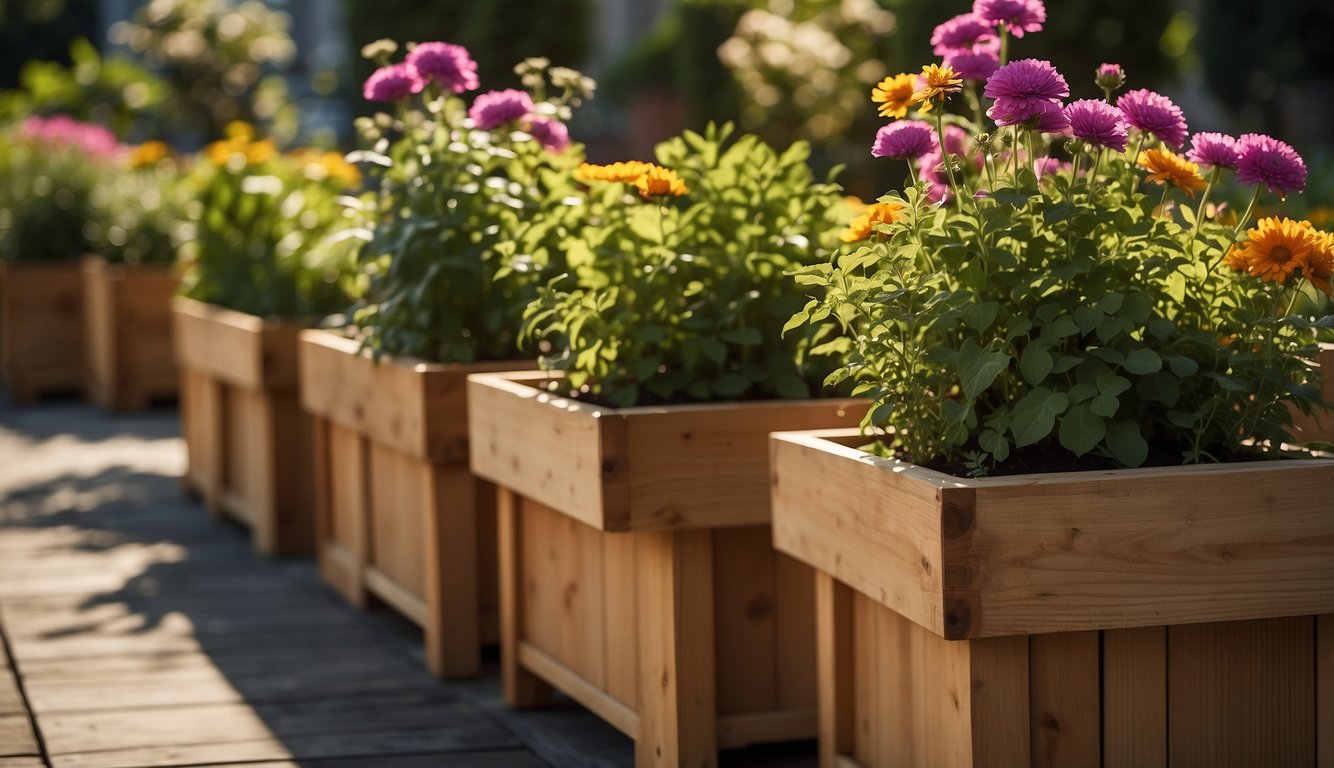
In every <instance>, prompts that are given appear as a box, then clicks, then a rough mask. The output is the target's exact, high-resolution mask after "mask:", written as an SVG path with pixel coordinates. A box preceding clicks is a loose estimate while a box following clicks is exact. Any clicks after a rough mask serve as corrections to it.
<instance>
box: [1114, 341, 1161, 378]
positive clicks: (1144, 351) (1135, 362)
mask: <svg viewBox="0 0 1334 768" xmlns="http://www.w3.org/2000/svg"><path fill="white" fill-rule="evenodd" d="M1121 367H1123V368H1125V369H1126V370H1127V371H1130V372H1131V373H1134V374H1138V375H1143V374H1146V373H1153V372H1154V371H1160V370H1162V368H1163V359H1162V358H1161V357H1159V356H1158V353H1157V352H1154V351H1153V350H1152V349H1149V348H1147V347H1141V348H1140V349H1137V350H1135V351H1134V352H1131V353H1130V354H1128V355H1126V361H1125V362H1124V363H1122V364H1121Z"/></svg>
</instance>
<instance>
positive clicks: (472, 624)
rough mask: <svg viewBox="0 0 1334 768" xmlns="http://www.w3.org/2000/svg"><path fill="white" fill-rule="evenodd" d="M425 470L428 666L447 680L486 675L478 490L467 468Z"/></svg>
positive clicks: (425, 632)
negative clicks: (480, 608)
mask: <svg viewBox="0 0 1334 768" xmlns="http://www.w3.org/2000/svg"><path fill="white" fill-rule="evenodd" d="M425 466H426V471H425V473H426V475H427V478H426V482H427V483H428V484H429V486H430V487H429V488H428V492H427V495H426V498H427V499H428V503H427V504H426V505H425V507H426V510H427V514H426V531H425V534H426V542H427V544H426V563H425V570H426V626H425V627H423V628H422V629H423V632H424V634H425V640H426V665H427V667H429V668H430V670H431V672H432V673H433V674H436V675H441V676H445V677H470V676H474V675H477V674H479V673H480V672H481V667H482V657H481V645H482V631H481V626H480V621H479V614H478V593H479V592H480V585H479V584H478V564H477V547H478V530H477V529H478V521H477V516H478V512H477V489H476V488H475V487H474V482H481V481H474V480H473V477H472V473H471V472H469V471H468V467H467V466H466V465H454V466H443V467H442V466H437V465H434V464H429V465H425Z"/></svg>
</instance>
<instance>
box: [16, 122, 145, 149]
mask: <svg viewBox="0 0 1334 768" xmlns="http://www.w3.org/2000/svg"><path fill="white" fill-rule="evenodd" d="M19 135H20V136H21V137H23V138H26V139H28V140H30V141H33V142H37V143H40V144H43V145H44V146H47V147H50V148H51V149H56V150H60V149H73V150H76V151H78V152H81V153H83V154H85V155H87V156H89V157H91V158H94V159H97V160H106V159H110V158H113V157H115V156H117V155H119V154H120V153H121V152H123V151H124V150H125V147H124V146H123V145H122V144H121V143H120V142H119V141H117V140H116V135H115V134H113V133H112V132H111V131H109V130H107V129H106V128H104V127H102V126H100V125H97V124H95V123H81V122H79V121H77V120H75V119H73V118H71V117H69V116H68V115H55V116H53V117H50V118H42V117H38V116H36V115H34V116H32V117H29V118H28V119H27V120H24V121H23V125H22V126H21V127H20V128H19Z"/></svg>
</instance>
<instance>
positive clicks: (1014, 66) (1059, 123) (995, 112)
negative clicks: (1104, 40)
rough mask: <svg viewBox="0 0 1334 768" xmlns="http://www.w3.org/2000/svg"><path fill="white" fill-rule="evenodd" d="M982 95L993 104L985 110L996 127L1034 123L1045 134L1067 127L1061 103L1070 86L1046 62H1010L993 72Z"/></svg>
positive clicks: (1021, 60)
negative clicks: (988, 98)
mask: <svg viewBox="0 0 1334 768" xmlns="http://www.w3.org/2000/svg"><path fill="white" fill-rule="evenodd" d="M983 93H984V94H986V95H987V96H988V97H990V98H993V99H995V100H996V103H995V104H993V105H991V109H988V110H987V116H988V117H990V118H991V119H993V120H995V121H996V125H1000V126H1006V125H1018V124H1020V123H1029V122H1033V123H1035V124H1036V125H1035V127H1037V128H1038V129H1039V130H1041V131H1044V132H1047V133H1058V132H1060V131H1062V130H1064V129H1065V128H1067V127H1068V126H1069V121H1068V120H1066V118H1065V115H1064V113H1063V112H1062V111H1061V105H1060V100H1061V99H1063V98H1065V97H1067V96H1069V95H1070V86H1069V85H1067V84H1066V82H1065V78H1064V77H1061V73H1059V72H1057V71H1056V68H1055V67H1053V66H1052V65H1051V62H1049V61H1038V60H1037V59H1020V60H1018V61H1012V62H1010V63H1009V64H1006V65H1005V66H1003V67H1001V68H1000V69H998V70H996V73H995V74H993V75H992V76H991V77H990V78H989V79H988V80H987V85H986V88H985V89H983Z"/></svg>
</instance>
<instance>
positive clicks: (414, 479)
mask: <svg viewBox="0 0 1334 768" xmlns="http://www.w3.org/2000/svg"><path fill="white" fill-rule="evenodd" d="M367 460H368V463H367V473H368V482H367V484H366V490H367V499H368V505H367V510H368V512H369V513H370V514H369V518H368V520H369V523H370V552H369V555H370V560H369V562H368V565H369V567H370V569H371V570H370V573H371V574H373V575H372V576H371V584H370V586H371V587H372V591H375V592H377V594H379V595H380V597H381V598H382V599H384V600H385V602H387V603H389V604H390V605H393V606H394V607H395V608H398V609H399V610H400V611H402V612H403V613H404V614H406V615H407V616H409V617H410V618H412V619H413V621H415V622H416V623H418V624H422V623H424V621H425V614H426V607H425V605H426V604H425V599H426V598H425V596H426V573H425V557H426V546H427V542H426V539H425V531H426V515H428V514H431V513H432V512H433V509H432V508H431V501H432V499H433V494H432V490H431V483H432V475H431V465H430V464H429V463H426V462H423V461H422V460H420V459H415V458H413V457H412V456H409V455H407V454H404V453H401V452H399V451H395V450H393V449H392V448H387V447H385V446H383V445H380V444H379V443H377V442H375V441H373V440H371V441H367ZM380 577H382V578H380ZM386 580H387V581H388V582H389V584H387V585H386V584H384V583H383V582H384V581H386ZM377 587H378V589H377Z"/></svg>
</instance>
